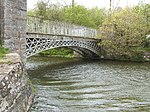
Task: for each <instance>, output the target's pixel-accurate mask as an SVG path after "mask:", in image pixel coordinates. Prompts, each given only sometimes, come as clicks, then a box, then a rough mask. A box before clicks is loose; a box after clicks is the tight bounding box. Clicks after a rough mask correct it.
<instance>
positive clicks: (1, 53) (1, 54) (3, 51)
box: [0, 46, 8, 58]
mask: <svg viewBox="0 0 150 112" xmlns="http://www.w3.org/2000/svg"><path fill="white" fill-rule="evenodd" d="M6 53H8V49H6V48H3V47H1V46H0V58H2V57H4V56H5V54H6Z"/></svg>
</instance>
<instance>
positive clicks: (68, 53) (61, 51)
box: [39, 48, 74, 58]
mask: <svg viewBox="0 0 150 112" xmlns="http://www.w3.org/2000/svg"><path fill="white" fill-rule="evenodd" d="M39 54H40V55H42V56H52V57H56V56H59V57H67V58H72V57H74V53H73V51H72V50H71V49H68V48H56V49H51V50H47V51H43V52H41V53H39Z"/></svg>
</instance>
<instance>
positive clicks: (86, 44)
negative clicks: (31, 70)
mask: <svg viewBox="0 0 150 112" xmlns="http://www.w3.org/2000/svg"><path fill="white" fill-rule="evenodd" d="M27 28H28V29H27V37H26V57H27V58H28V57H30V56H33V55H35V54H37V53H40V52H42V51H45V50H49V49H53V48H59V47H67V48H70V49H72V50H74V51H76V52H78V53H79V54H81V55H82V56H83V57H88V58H94V57H99V56H100V51H101V48H100V46H98V43H99V42H100V41H101V40H100V39H98V38H96V37H97V31H96V30H95V29H90V28H87V27H83V26H77V25H73V24H68V23H62V22H52V21H49V20H41V19H39V18H36V17H28V19H27Z"/></svg>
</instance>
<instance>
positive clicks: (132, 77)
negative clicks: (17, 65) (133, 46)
mask: <svg viewBox="0 0 150 112" xmlns="http://www.w3.org/2000/svg"><path fill="white" fill-rule="evenodd" d="M149 65H150V64H149V63H131V62H115V61H87V60H86V61H84V60H77V59H65V58H42V57H34V58H32V59H29V60H28V63H27V69H28V73H29V75H30V79H31V80H32V82H33V84H34V86H35V87H36V89H37V94H36V98H35V102H36V103H35V105H34V106H33V108H32V110H31V112H109V111H110V112H113V111H114V112H116V111H119V112H121V111H123V112H126V111H127V112H128V111H133V112H135V111H136V112H147V111H149V110H150V94H149V93H150V66H149Z"/></svg>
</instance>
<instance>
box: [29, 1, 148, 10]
mask: <svg viewBox="0 0 150 112" xmlns="http://www.w3.org/2000/svg"><path fill="white" fill-rule="evenodd" d="M38 1H40V0H27V7H28V9H33V8H34V7H35V4H36V3H37V2H38ZM50 1H51V2H52V3H57V2H58V3H60V4H62V5H65V4H67V5H69V4H71V1H72V0H50ZM109 1H110V0H75V3H77V4H79V5H84V6H85V7H87V8H92V7H96V6H97V7H99V8H109ZM112 1H113V3H112V4H113V7H116V6H118V7H126V6H135V5H137V4H138V3H139V1H141V0H112ZM142 1H144V2H145V3H150V0H142ZM117 4H118V5H117Z"/></svg>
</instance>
